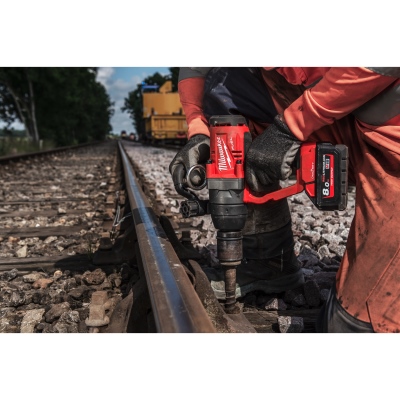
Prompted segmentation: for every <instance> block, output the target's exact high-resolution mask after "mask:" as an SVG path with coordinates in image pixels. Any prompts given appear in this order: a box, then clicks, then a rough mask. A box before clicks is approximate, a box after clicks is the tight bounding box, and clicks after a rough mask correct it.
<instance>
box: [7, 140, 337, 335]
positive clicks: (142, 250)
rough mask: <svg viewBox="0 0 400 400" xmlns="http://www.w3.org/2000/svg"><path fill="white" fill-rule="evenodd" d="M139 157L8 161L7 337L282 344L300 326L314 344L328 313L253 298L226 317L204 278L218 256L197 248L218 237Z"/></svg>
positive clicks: (95, 154) (129, 150)
mask: <svg viewBox="0 0 400 400" xmlns="http://www.w3.org/2000/svg"><path fill="white" fill-rule="evenodd" d="M139 149H140V152H141V153H142V152H143V150H144V147H143V146H141V145H140V144H138V143H122V142H118V143H117V142H116V141H110V142H104V143H99V144H96V145H93V146H84V147H80V148H69V149H64V150H63V151H58V152H56V153H46V154H43V155H39V154H37V155H35V156H31V157H29V158H18V160H3V165H2V169H1V173H0V176H1V178H2V181H3V182H5V184H4V185H3V188H2V192H0V195H1V196H0V332H44V333H46V332H82V333H85V332H105V333H110V332H160V333H164V332H165V333H167V332H168V333H169V332H184V333H188V332H254V333H255V332H280V331H282V326H283V325H285V323H286V326H287V327H289V328H287V329H289V330H288V331H290V327H291V326H295V325H293V324H292V323H291V322H293V321H295V320H296V318H297V319H301V322H302V329H301V331H303V332H312V331H313V329H314V321H315V317H316V314H317V312H318V310H319V307H317V306H315V307H303V308H301V307H300V308H299V307H292V308H290V309H282V308H281V309H279V308H276V309H274V308H272V309H271V308H269V309H266V307H265V306H262V307H259V301H257V299H256V298H252V297H251V296H250V297H247V299H244V300H242V299H241V300H240V302H239V305H240V307H241V312H240V313H239V314H237V315H227V314H225V312H224V309H223V304H221V303H220V302H219V301H218V300H217V299H216V298H215V296H214V294H213V292H212V290H211V287H210V285H209V282H208V279H207V277H206V275H205V273H204V271H203V269H204V266H207V265H209V264H210V254H211V253H212V252H211V253H210V251H209V250H208V251H206V252H204V251H199V248H196V246H193V244H194V243H197V242H198V240H196V239H195V238H198V237H199V236H198V232H199V231H200V230H203V231H205V234H206V235H207V236H208V237H212V235H213V233H212V229H210V225H208V227H207V226H205V224H204V221H202V222H201V227H197V228H196V227H193V221H187V220H182V219H181V218H179V217H178V216H177V214H176V210H174V209H173V207H171V206H169V205H167V206H166V205H165V201H164V202H163V196H161V193H160V190H161V192H167V193H166V196H167V197H168V198H169V201H172V204H175V206H176V205H177V204H178V203H179V196H178V195H177V194H176V193H174V192H173V191H168V189H160V188H159V187H157V186H158V185H159V184H160V181H159V182H154V181H153V182H149V180H146V176H145V175H146V173H144V172H143V171H142V170H141V168H140V165H139V163H138V157H137V154H138V153H137V151H138V150H139ZM150 151H151V152H152V155H153V156H154V158H155V161H154V162H155V163H156V165H157V166H158V168H161V169H162V168H163V167H162V166H161V164H160V163H158V161H157V154H158V153H159V152H160V150H159V149H153V150H150ZM0 161H1V160H0ZM149 161H150V160H149ZM163 180H165V179H163ZM163 194H164V193H163ZM196 235H197V236H196ZM210 247H212V243H211V246H210ZM206 248H207V246H204V248H203V250H205V249H206ZM211 255H212V254H211ZM332 271H333V272H332V273H333V274H334V270H332ZM282 319H283V320H285V321H286V322H284V321H283V320H282ZM282 321H283V322H282ZM282 324H283V325H282Z"/></svg>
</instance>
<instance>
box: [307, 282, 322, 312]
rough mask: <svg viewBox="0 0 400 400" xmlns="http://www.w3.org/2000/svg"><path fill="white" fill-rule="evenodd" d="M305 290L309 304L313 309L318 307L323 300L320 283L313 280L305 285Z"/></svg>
mask: <svg viewBox="0 0 400 400" xmlns="http://www.w3.org/2000/svg"><path fill="white" fill-rule="evenodd" d="M303 289H304V297H305V299H306V302H307V304H308V305H309V306H311V307H318V306H319V303H320V299H321V296H320V290H319V286H318V283H317V282H316V281H315V280H313V279H311V280H309V281H307V282H305V283H304V288H303Z"/></svg>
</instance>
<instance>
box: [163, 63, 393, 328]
mask: <svg viewBox="0 0 400 400" xmlns="http://www.w3.org/2000/svg"><path fill="white" fill-rule="evenodd" d="M232 70H233V71H234V72H232ZM245 70H246V72H245ZM191 71H193V72H194V73H193V72H191ZM201 73H202V74H203V75H202V76H201V75H200V74H201ZM231 73H232V74H233V75H232V76H234V75H235V74H236V75H238V74H239V73H243V74H244V75H248V74H249V73H251V74H253V76H254V77H257V78H258V80H259V82H260V87H262V89H260V88H259V87H258V88H257V90H254V89H255V87H254V86H252V85H250V84H249V85H248V86H247V88H245V90H244V91H243V87H241V86H240V85H241V84H240V83H237V82H233V81H232V80H230V79H229V78H228V76H229V75H230V74H231ZM217 76H219V78H218V79H217V78H216V77H217ZM180 77H181V78H180V82H179V91H180V93H181V99H182V106H183V107H184V110H185V112H186V109H185V107H186V108H187V110H188V113H187V120H188V125H189V137H190V139H189V141H188V144H187V148H186V149H185V148H183V149H182V150H181V151H180V152H179V153H178V154H177V156H176V157H175V159H174V160H173V161H172V163H171V166H170V170H171V173H172V175H173V171H174V166H175V165H176V163H179V162H181V163H185V162H187V161H189V162H190V163H194V162H196V160H195V158H196V156H197V155H193V154H192V155H191V156H190V157H189V158H188V157H186V158H185V156H184V155H185V154H186V155H187V154H189V153H193V149H195V148H196V146H191V143H194V142H197V143H198V142H199V138H196V137H197V136H201V137H207V129H206V128H207V118H208V113H209V112H210V111H209V109H208V108H207V103H211V101H213V102H212V103H211V104H212V105H213V106H220V105H221V104H228V107H229V109H228V110H227V111H228V114H230V113H238V114H241V111H242V110H241V109H239V108H235V107H233V106H232V105H237V104H241V103H240V102H239V101H237V98H241V99H242V98H243V96H244V97H245V98H252V94H253V92H254V93H259V91H260V90H263V91H264V89H266V90H265V91H266V92H268V96H267V98H268V99H270V100H272V103H273V108H272V109H269V110H268V113H270V112H272V116H273V120H272V121H271V120H269V121H267V120H266V119H264V120H263V119H262V118H260V116H261V113H259V110H258V111H257V113H256V115H255V116H253V118H254V119H253V120H251V121H250V122H249V125H250V126H251V128H252V130H253V132H252V133H254V134H255V136H256V137H255V138H254V140H253V142H252V144H251V145H250V148H249V149H248V152H247V154H246V165H245V173H246V182H247V183H248V185H249V187H250V189H251V190H253V191H254V192H265V191H266V190H268V189H271V188H272V187H273V186H274V185H276V184H277V182H279V180H284V179H287V178H288V177H289V175H290V173H291V164H292V162H293V159H294V157H295V155H296V153H297V150H298V149H299V147H300V144H301V142H303V141H315V142H316V141H325V142H330V143H332V144H345V145H346V146H347V147H348V149H349V182H350V183H352V184H354V185H355V188H356V205H355V215H354V219H353V222H352V225H351V228H350V232H349V235H348V239H347V246H346V252H345V254H344V256H343V259H342V262H341V265H340V268H339V271H338V273H337V276H336V282H335V284H334V286H333V287H332V289H331V292H330V295H329V298H328V300H327V301H326V303H325V305H324V306H323V308H322V310H321V313H320V316H319V319H318V323H317V330H318V331H319V332H366V333H372V332H400V307H399V305H400V300H398V298H399V299H400V290H399V289H400V284H398V283H397V282H399V281H400V239H399V237H398V235H397V232H398V228H399V226H400V216H399V213H398V209H399V206H400V200H399V193H400V179H399V178H400V168H399V165H400V101H399V97H400V68H396V67H393V68H383V67H380V68H363V67H351V68H342V67H340V68H339V67H335V68H328V67H327V68H257V69H246V68H240V69H232V68H212V69H210V70H208V71H204V70H201V69H183V70H182V71H181V74H180ZM240 82H243V80H241V81H240ZM249 82H250V81H249V80H247V83H249ZM196 85H197V86H196ZM229 85H231V86H229ZM190 88H191V89H190ZM237 89H239V90H237ZM191 90H192V92H191ZM202 92H203V93H204V95H203V94H202ZM210 100H211V101H210ZM184 103H185V104H184ZM246 104H248V103H246ZM249 106H251V103H250V104H249ZM263 110H266V109H264V108H263ZM217 113H220V111H219V110H218V112H217ZM244 116H245V117H246V118H248V117H249V116H246V115H244ZM266 125H267V127H266V128H265V126H266ZM191 127H192V129H190V128H191ZM200 129H201V130H200ZM192 140H194V142H192ZM203 143H206V139H205V138H203ZM199 155H200V154H199ZM201 156H202V157H203V156H204V154H201ZM198 161H199V162H201V161H202V160H198ZM173 179H174V175H173ZM175 179H176V177H175ZM281 207H282V210H283V207H284V206H281ZM280 212H281V210H280ZM265 216H266V218H267V219H268V218H269V217H270V215H268V213H266V214H265ZM273 217H274V216H273ZM278 232H279V231H275V232H274V231H273V230H271V231H270V232H268V233H269V234H270V235H273V234H274V233H278ZM255 236H257V232H255ZM258 243H259V244H260V246H261V247H262V246H264V245H265V242H258ZM275 243H277V242H276V241H275ZM282 249H283V247H282ZM244 251H245V244H244ZM247 254H248V255H249V253H247ZM264 254H267V252H264ZM293 264H294V262H293ZM293 264H292V265H293ZM244 267H245V262H244V263H243V266H242V265H241V266H239V267H238V285H239V286H240V285H241V284H242V282H241V281H240V279H239V277H240V275H241V274H239V270H241V269H243V270H244ZM285 267H286V265H285V264H283V269H282V272H283V271H284V269H285ZM260 270H261V268H260ZM260 272H261V271H260ZM282 272H281V274H282ZM291 275H292V274H290V273H288V274H287V275H286V276H291ZM272 278H273V277H272ZM281 278H282V279H283V275H282V277H280V278H279V279H281ZM258 279H261V280H262V275H261V273H260V275H259V278H258ZM271 281H273V279H272V280H271ZM217 283H218V282H217ZM219 284H220V283H219ZM211 285H212V286H213V281H211ZM214 286H215V284H214ZM253 286H257V287H258V285H257V284H256V283H253ZM261 290H263V289H261Z"/></svg>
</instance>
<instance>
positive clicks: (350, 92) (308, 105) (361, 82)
mask: <svg viewBox="0 0 400 400" xmlns="http://www.w3.org/2000/svg"><path fill="white" fill-rule="evenodd" d="M377 71H379V69H377ZM396 79H398V78H396V77H395V76H393V75H383V74H382V73H381V71H379V73H378V72H374V71H373V70H372V69H369V68H362V67H360V68H330V69H329V71H328V72H327V73H326V74H325V75H324V76H323V78H322V79H321V80H320V81H319V82H318V83H317V84H316V85H315V86H314V87H312V88H310V89H308V90H306V91H305V92H304V93H303V94H302V95H301V96H300V97H299V98H298V99H297V100H295V101H294V102H293V103H292V104H291V105H290V106H289V107H288V108H287V109H286V110H285V111H284V113H283V115H284V121H285V122H286V124H287V126H288V127H289V129H290V131H291V132H292V133H293V134H294V136H296V137H297V138H298V139H299V140H301V141H304V140H307V138H308V137H309V136H310V135H311V134H312V133H313V132H314V131H316V130H317V129H319V128H321V127H323V126H325V125H330V124H332V123H333V122H334V121H335V120H338V119H340V118H342V117H344V116H345V115H347V114H349V113H351V112H352V111H354V110H356V109H357V108H359V107H360V106H361V105H363V104H365V103H366V102H367V101H368V100H370V99H372V98H374V97H375V96H376V95H377V94H379V93H380V92H381V91H382V90H384V89H385V88H387V87H388V86H389V85H390V84H391V83H393V82H394V81H395V80H396Z"/></svg>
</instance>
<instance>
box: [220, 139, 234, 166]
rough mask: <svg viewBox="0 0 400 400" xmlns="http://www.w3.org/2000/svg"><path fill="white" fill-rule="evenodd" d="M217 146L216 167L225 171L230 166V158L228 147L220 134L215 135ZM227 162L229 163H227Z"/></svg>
mask: <svg viewBox="0 0 400 400" xmlns="http://www.w3.org/2000/svg"><path fill="white" fill-rule="evenodd" d="M217 147H218V169H219V170H220V171H226V170H227V169H228V168H229V169H230V168H232V160H231V158H230V156H229V152H228V148H227V147H226V144H225V142H224V141H223V140H222V139H221V137H220V136H217ZM228 164H229V165H228Z"/></svg>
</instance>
